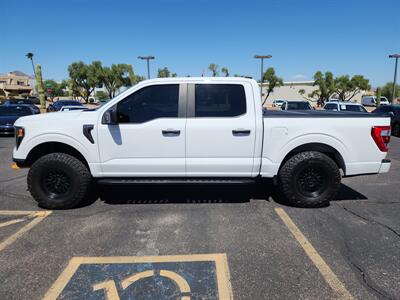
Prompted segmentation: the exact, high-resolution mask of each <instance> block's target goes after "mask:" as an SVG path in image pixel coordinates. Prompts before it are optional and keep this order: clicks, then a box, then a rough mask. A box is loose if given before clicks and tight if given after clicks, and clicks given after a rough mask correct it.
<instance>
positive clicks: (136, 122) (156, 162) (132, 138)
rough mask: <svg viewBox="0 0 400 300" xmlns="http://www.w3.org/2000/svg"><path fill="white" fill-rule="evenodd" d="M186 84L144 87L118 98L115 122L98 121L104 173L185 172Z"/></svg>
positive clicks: (158, 174) (149, 174)
mask: <svg viewBox="0 0 400 300" xmlns="http://www.w3.org/2000/svg"><path fill="white" fill-rule="evenodd" d="M186 89H187V85H186V83H185V84H157V85H154V84H153V85H149V86H146V87H143V88H141V89H139V90H137V91H135V92H133V93H132V94H130V95H128V96H127V97H126V98H124V99H122V100H120V101H119V102H118V103H117V104H115V106H114V107H113V109H116V110H117V121H118V122H117V124H115V125H106V124H99V130H98V140H99V152H100V159H101V168H102V172H103V176H104V177H129V176H135V177H165V176H182V177H183V176H185V123H186V119H185V109H186V107H182V104H185V103H186Z"/></svg>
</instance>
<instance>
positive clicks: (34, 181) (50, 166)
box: [28, 153, 92, 209]
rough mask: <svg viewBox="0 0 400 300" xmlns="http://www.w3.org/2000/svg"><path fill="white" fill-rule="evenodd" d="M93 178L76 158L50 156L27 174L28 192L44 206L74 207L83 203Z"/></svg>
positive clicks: (60, 155)
mask: <svg viewBox="0 0 400 300" xmlns="http://www.w3.org/2000/svg"><path fill="white" fill-rule="evenodd" d="M91 182H92V176H91V174H90V172H89V170H88V168H87V167H86V166H85V165H84V164H83V163H82V162H81V161H80V160H78V159H77V158H75V157H73V156H71V155H68V154H65V153H51V154H47V155H45V156H43V157H41V158H39V159H38V160H37V161H36V162H35V163H34V164H33V165H32V167H31V168H30V170H29V173H28V189H29V191H30V193H31V195H32V197H33V198H34V199H35V200H36V201H37V202H38V203H39V205H40V206H41V207H44V208H48V209H65V208H72V207H75V206H77V205H79V204H80V203H83V201H84V200H85V197H86V195H87V193H88V190H89V187H90V184H91Z"/></svg>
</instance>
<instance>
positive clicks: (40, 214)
mask: <svg viewBox="0 0 400 300" xmlns="http://www.w3.org/2000/svg"><path fill="white" fill-rule="evenodd" d="M50 214H51V211H0V215H6V216H10V215H18V216H20V215H27V216H29V217H33V218H34V219H33V220H32V221H31V222H29V223H28V224H26V225H25V226H24V227H22V228H21V229H20V230H18V231H17V232H15V233H14V234H12V235H11V236H9V237H8V238H6V239H5V240H4V241H1V242H0V251H2V250H4V248H6V247H7V246H9V245H11V244H12V243H14V242H15V241H16V240H17V239H18V238H20V237H21V236H22V235H23V234H24V233H26V232H28V231H29V230H31V229H32V228H33V227H35V226H36V225H37V224H39V223H40V222H41V221H42V220H43V219H44V218H46V217H47V216H48V215H50ZM10 222H12V221H10ZM3 224H4V223H3ZM8 225H10V224H8Z"/></svg>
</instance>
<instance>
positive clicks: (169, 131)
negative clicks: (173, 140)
mask: <svg viewBox="0 0 400 300" xmlns="http://www.w3.org/2000/svg"><path fill="white" fill-rule="evenodd" d="M180 134H181V131H180V130H177V129H165V130H163V131H162V135H163V136H179V135H180Z"/></svg>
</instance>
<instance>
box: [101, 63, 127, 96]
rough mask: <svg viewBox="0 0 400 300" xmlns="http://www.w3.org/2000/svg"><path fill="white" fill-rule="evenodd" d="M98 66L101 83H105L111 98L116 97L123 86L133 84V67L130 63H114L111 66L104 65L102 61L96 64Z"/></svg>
mask: <svg viewBox="0 0 400 300" xmlns="http://www.w3.org/2000/svg"><path fill="white" fill-rule="evenodd" d="M96 68H98V71H97V72H98V74H99V75H98V77H99V80H100V82H99V83H101V84H103V85H104V87H105V89H106V90H107V92H108V97H109V99H112V98H114V97H115V95H116V93H117V92H118V90H119V89H120V88H121V87H123V86H126V87H128V86H131V85H132V82H131V74H132V73H133V69H132V66H131V65H129V64H112V65H111V67H103V66H102V65H101V63H100V64H99V65H98V64H96Z"/></svg>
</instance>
